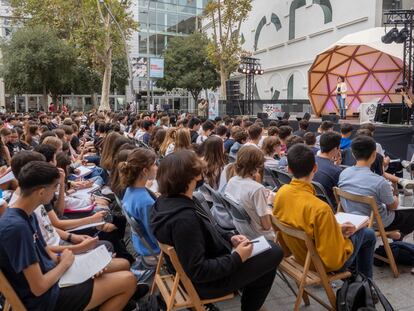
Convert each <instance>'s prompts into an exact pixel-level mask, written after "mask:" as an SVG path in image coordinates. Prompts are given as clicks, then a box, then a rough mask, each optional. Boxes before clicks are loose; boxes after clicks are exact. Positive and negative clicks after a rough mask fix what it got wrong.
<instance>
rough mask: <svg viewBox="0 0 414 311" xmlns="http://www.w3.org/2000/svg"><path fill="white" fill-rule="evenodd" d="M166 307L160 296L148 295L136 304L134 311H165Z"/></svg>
mask: <svg viewBox="0 0 414 311" xmlns="http://www.w3.org/2000/svg"><path fill="white" fill-rule="evenodd" d="M166 310H167V305H166V304H165V302H164V299H162V297H161V296H160V295H157V294H154V295H148V296H147V297H144V298H142V299H140V301H138V302H137V307H136V309H135V310H134V311H166Z"/></svg>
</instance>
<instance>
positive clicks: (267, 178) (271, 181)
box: [263, 167, 282, 188]
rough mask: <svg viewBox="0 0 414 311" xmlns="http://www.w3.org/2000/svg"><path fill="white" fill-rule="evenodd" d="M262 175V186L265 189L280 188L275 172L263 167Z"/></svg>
mask: <svg viewBox="0 0 414 311" xmlns="http://www.w3.org/2000/svg"><path fill="white" fill-rule="evenodd" d="M263 173H264V174H263V185H264V186H265V187H272V188H280V187H281V186H282V185H281V184H280V182H279V180H278V178H277V173H276V172H275V171H273V170H271V169H269V168H266V167H265V168H264V171H263Z"/></svg>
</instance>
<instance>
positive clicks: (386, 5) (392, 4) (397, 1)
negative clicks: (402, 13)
mask: <svg viewBox="0 0 414 311" xmlns="http://www.w3.org/2000/svg"><path fill="white" fill-rule="evenodd" d="M382 9H383V10H384V11H388V10H399V9H402V0H383V1H382Z"/></svg>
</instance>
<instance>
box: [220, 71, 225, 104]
mask: <svg viewBox="0 0 414 311" xmlns="http://www.w3.org/2000/svg"><path fill="white" fill-rule="evenodd" d="M226 82H227V73H226V72H225V71H224V69H223V67H221V68H220V83H221V86H220V93H221V94H220V99H224V100H226V99H227V92H226Z"/></svg>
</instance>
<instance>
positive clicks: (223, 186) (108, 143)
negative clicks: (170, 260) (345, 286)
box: [0, 111, 414, 311]
mask: <svg viewBox="0 0 414 311" xmlns="http://www.w3.org/2000/svg"><path fill="white" fill-rule="evenodd" d="M0 119H1V120H2V121H1V122H0V126H1V129H0V136H1V140H0V179H6V178H5V177H7V176H9V178H7V180H5V181H4V182H3V183H1V184H0V188H1V189H2V190H3V198H4V199H5V200H6V203H4V204H3V205H1V206H0V214H1V215H2V216H1V217H0V222H1V224H0V269H1V271H3V272H4V274H5V275H6V277H7V279H8V280H9V282H10V283H11V285H12V287H13V289H14V290H15V292H16V293H17V295H18V296H19V298H20V299H21V300H22V302H23V303H24V305H25V306H26V307H27V309H29V310H43V309H44V305H45V301H48V310H89V309H94V308H96V307H98V308H99V310H133V309H134V308H135V302H136V301H137V300H139V299H140V298H141V297H142V296H143V295H145V294H146V292H147V291H148V285H147V284H144V283H142V280H141V276H142V275H143V274H141V273H137V269H136V268H134V267H136V266H137V263H139V262H140V259H141V258H148V257H155V256H157V255H158V254H159V253H160V247H159V244H158V243H164V244H168V245H171V246H173V247H174V248H175V250H176V253H177V255H178V258H179V260H180V263H181V264H182V266H183V268H184V271H185V272H186V273H187V275H188V277H189V278H190V280H191V281H192V283H193V284H194V287H195V288H196V290H197V292H198V294H199V295H200V297H201V298H202V299H211V298H217V297H220V296H223V295H227V294H230V293H233V292H235V291H237V290H240V292H241V293H242V297H241V309H242V310H244V311H255V310H259V309H260V308H261V307H262V305H263V303H264V301H265V300H266V297H267V295H268V293H269V291H270V289H271V287H272V284H273V282H274V278H275V275H276V269H277V267H278V265H279V263H280V262H281V260H282V258H283V252H282V248H281V247H280V245H278V244H277V243H276V241H275V236H276V235H275V232H274V228H273V227H272V217H276V218H277V219H279V220H280V221H281V222H283V223H285V224H287V225H290V226H292V227H295V228H297V229H300V230H302V231H305V232H306V233H307V234H308V235H309V236H310V237H312V239H313V241H314V243H315V246H316V250H317V252H318V254H319V256H320V257H321V259H322V262H323V264H324V265H325V268H326V270H327V271H329V272H331V271H332V272H334V271H343V270H345V269H348V268H350V267H351V266H352V267H354V268H356V269H357V270H358V271H359V272H361V273H363V274H365V275H366V276H368V277H373V269H372V264H373V254H374V247H375V241H376V239H375V233H374V231H373V230H372V229H370V228H363V229H361V230H358V231H357V230H356V228H354V227H353V226H352V225H349V224H345V225H342V226H341V225H339V224H338V223H337V222H336V220H335V217H334V214H335V212H336V207H337V202H336V198H335V196H334V190H333V189H334V188H335V187H340V188H341V189H343V190H345V191H348V192H351V193H354V194H360V195H364V196H373V197H374V198H375V200H376V202H377V205H378V209H379V211H380V214H381V218H382V221H383V223H384V226H385V228H386V230H398V231H399V232H400V235H397V236H396V237H395V239H402V238H403V237H404V236H405V235H407V234H409V233H411V232H412V231H413V230H414V225H413V224H414V213H413V212H412V211H411V210H403V211H399V210H396V208H397V207H398V205H399V201H398V196H397V191H398V187H400V188H401V187H402V188H403V189H404V190H406V191H411V189H413V188H414V182H412V181H410V180H406V179H403V178H401V177H398V176H395V175H394V174H393V172H392V171H390V170H389V166H390V159H389V156H388V154H387V152H386V151H384V148H382V146H381V145H380V144H378V142H376V141H375V140H374V131H375V127H374V126H372V125H364V126H361V129H359V130H358V131H356V129H354V128H353V126H352V125H351V124H348V123H346V124H342V126H341V128H340V132H335V131H334V126H333V124H332V123H331V122H329V121H325V122H322V124H321V125H320V128H319V129H318V131H317V132H312V131H311V130H310V127H311V126H310V123H309V122H308V121H306V120H303V121H301V122H299V129H298V130H296V131H295V130H294V129H293V127H292V124H290V123H289V122H288V121H287V120H280V121H270V122H269V124H268V125H267V126H265V125H264V123H263V121H262V120H260V119H256V120H254V121H253V120H250V119H249V118H247V117H244V118H232V117H228V116H226V117H224V118H216V119H215V120H206V119H205V118H199V117H197V116H194V115H191V114H187V113H184V114H167V113H165V112H158V113H151V114H150V113H143V114H134V113H128V112H119V113H114V112H108V113H101V112H95V111H93V112H90V113H88V114H86V113H82V112H76V111H75V112H72V113H68V112H64V113H60V114H58V113H49V114H44V113H42V114H40V115H35V114H25V115H18V114H17V115H9V114H6V115H0ZM265 171H274V172H275V173H280V174H282V173H283V174H285V176H290V177H289V178H292V181H291V182H290V183H289V184H287V185H283V186H281V184H280V183H279V184H277V187H270V188H271V189H269V187H268V186H267V185H266V182H265V181H264V175H265ZM275 176H276V175H275ZM312 182H317V183H319V184H320V185H321V186H322V187H323V189H324V190H325V192H326V194H327V197H328V199H329V200H326V201H324V200H323V199H320V198H318V197H317V196H316V192H315V189H314V185H313V184H312ZM284 183H286V182H284ZM194 192H200V193H201V194H202V195H203V196H204V201H206V203H207V204H208V207H210V210H211V213H206V211H205V210H204V209H203V208H202V207H201V205H202V202H200V200H199V199H198V198H197V197H196V196H193V193H194ZM213 192H214V193H213ZM215 193H216V194H219V195H221V196H223V197H225V198H228V199H230V200H231V201H233V202H235V203H236V204H237V205H238V206H239V207H240V208H242V209H243V210H244V211H245V213H246V215H247V216H246V217H248V218H249V221H248V222H244V223H242V222H239V223H236V222H237V220H236V219H234V217H233V215H232V214H231V213H229V211H228V210H227V209H226V208H225V206H224V205H223V204H224V203H223V202H222V201H220V200H217V197H216V196H215ZM328 201H329V202H328ZM119 202H121V205H119V204H118V203H119ZM341 203H342V204H341V205H342V207H343V209H344V211H345V212H347V213H356V214H362V215H367V216H369V215H370V210H369V207H367V206H364V205H361V204H356V203H354V202H347V201H346V200H344V201H342V202H341ZM125 215H127V216H128V219H129V218H132V219H135V220H136V223H137V224H138V225H139V227H140V231H139V232H138V233H137V232H136V231H135V230H133V231H132V233H131V234H132V237H131V241H132V243H131V245H130V246H127V245H126V244H125V241H126V240H127V239H126V238H127V237H128V235H129V234H130V231H131V230H127V226H128V219H127V218H126V217H125ZM85 226H86V228H81V229H77V228H78V227H85ZM374 228H375V227H374ZM34 236H35V237H36V241H35V243H34V244H33V243H32V242H33V237H34ZM261 236H264V237H265V239H266V240H268V241H269V244H270V249H269V250H267V251H266V252H264V253H262V254H259V255H256V256H254V257H252V258H250V257H251V255H252V251H253V244H252V243H251V240H252V239H256V238H259V237H261ZM282 239H283V241H284V243H285V244H286V245H287V247H288V248H289V250H290V251H291V253H292V254H293V255H294V256H295V257H296V259H297V260H298V261H299V262H301V263H303V262H304V260H305V254H306V253H305V251H306V248H305V245H304V244H303V243H301V242H300V241H298V240H295V239H292V238H290V237H288V236H286V235H282ZM102 245H103V246H105V247H106V249H107V250H108V251H109V252H111V253H112V255H113V259H112V261H111V262H110V264H109V265H108V266H107V268H106V270H104V271H102V273H98V275H96V276H95V277H94V278H91V279H89V280H88V281H86V282H84V283H82V284H78V285H75V286H71V287H65V288H59V286H58V282H59V279H60V278H61V277H62V275H63V274H64V273H65V271H66V270H67V269H69V268H70V267H71V265H72V263H73V260H74V256H75V255H79V254H83V253H85V252H89V251H92V250H94V249H96V248H98V247H100V246H102ZM131 266H132V267H131ZM140 267H141V266H140ZM147 268H148V269H151V267H146V268H145V269H147ZM131 271H132V272H133V273H131ZM62 305H65V307H62ZM58 306H59V307H58ZM207 309H208V310H218V308H217V307H216V306H214V305H209V306H208V307H207Z"/></svg>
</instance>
